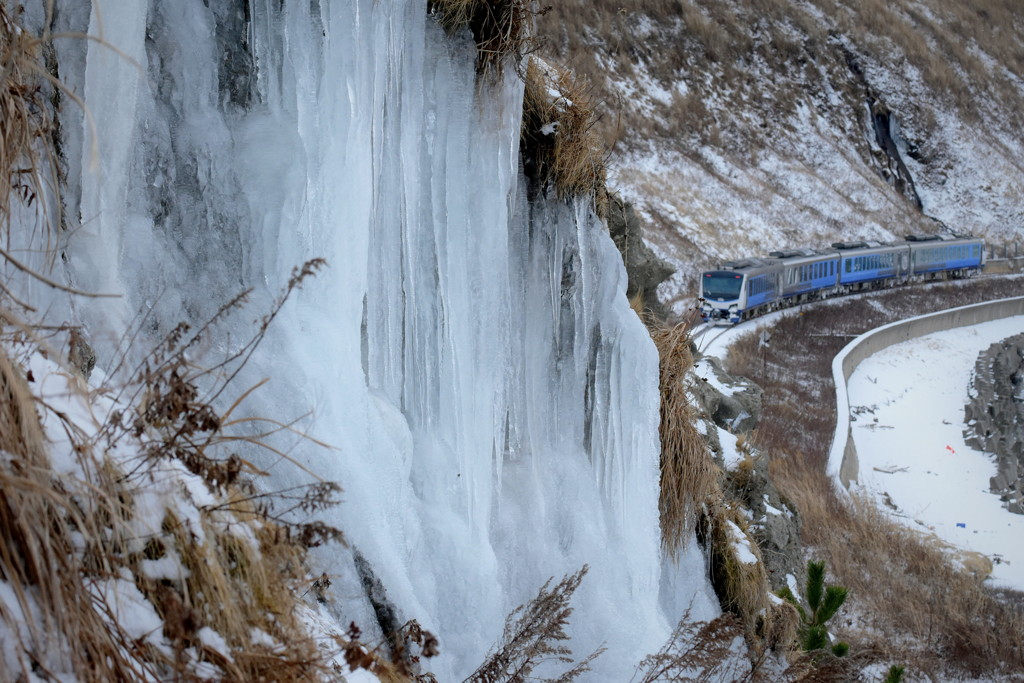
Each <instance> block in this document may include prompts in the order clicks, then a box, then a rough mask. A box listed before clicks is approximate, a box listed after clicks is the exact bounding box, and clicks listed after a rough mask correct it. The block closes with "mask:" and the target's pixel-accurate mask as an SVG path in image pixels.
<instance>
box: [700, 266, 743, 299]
mask: <svg viewBox="0 0 1024 683" xmlns="http://www.w3.org/2000/svg"><path fill="white" fill-rule="evenodd" d="M700 281H701V290H702V292H703V294H702V295H703V297H704V298H705V299H711V300H714V301H731V300H733V299H738V298H740V287H741V286H742V285H743V276H742V275H739V274H737V273H734V272H731V271H728V270H726V271H711V272H708V273H704V277H702V278H701V279H700Z"/></svg>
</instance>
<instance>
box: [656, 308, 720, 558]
mask: <svg viewBox="0 0 1024 683" xmlns="http://www.w3.org/2000/svg"><path fill="white" fill-rule="evenodd" d="M651 336H652V338H653V339H654V344H655V346H657V348H658V356H659V359H660V362H659V368H660V374H661V380H660V383H659V387H660V390H661V424H660V426H659V434H660V436H661V493H660V497H659V500H658V510H659V512H660V515H661V539H662V545H663V546H664V547H665V549H666V550H667V551H668V552H670V553H672V554H673V555H674V554H675V553H677V552H678V551H679V549H680V548H681V547H682V546H683V544H684V543H685V541H686V539H687V537H688V536H689V534H690V532H692V531H693V529H694V525H695V521H696V517H697V513H698V512H699V511H700V509H701V506H703V505H704V504H705V503H706V502H708V501H712V500H716V499H720V498H721V492H720V490H719V486H718V468H717V467H716V466H715V464H714V461H713V460H712V458H711V454H710V452H709V451H708V447H707V443H706V442H705V441H704V437H703V436H702V435H701V434H700V432H698V431H697V427H696V425H695V422H696V412H695V409H694V407H693V406H692V405H691V403H690V400H689V397H688V396H687V392H686V381H687V375H688V374H689V372H690V370H691V368H693V353H692V352H691V350H690V331H689V325H688V324H687V323H682V324H679V325H677V326H675V327H671V328H660V329H654V330H652V332H651Z"/></svg>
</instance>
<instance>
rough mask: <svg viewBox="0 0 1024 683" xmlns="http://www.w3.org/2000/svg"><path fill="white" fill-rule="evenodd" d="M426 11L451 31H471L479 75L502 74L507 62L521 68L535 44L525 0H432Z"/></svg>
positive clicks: (529, 9)
mask: <svg viewBox="0 0 1024 683" xmlns="http://www.w3.org/2000/svg"><path fill="white" fill-rule="evenodd" d="M427 11H428V12H430V14H431V15H433V16H434V17H436V18H437V20H438V22H440V24H441V25H442V26H443V27H444V28H445V30H446V31H448V32H450V33H454V32H456V31H460V30H462V29H463V28H468V29H469V30H470V31H472V33H473V40H474V42H475V43H476V50H477V60H476V70H477V73H478V74H484V73H488V72H493V73H495V74H498V75H500V74H501V72H502V71H503V69H504V67H505V64H506V62H508V61H512V62H513V63H514V64H515V65H516V67H517V68H518V65H519V64H520V63H521V62H522V60H523V58H524V57H525V56H526V55H527V54H529V53H530V52H531V51H533V49H534V47H535V44H534V40H533V37H532V35H531V34H532V24H533V16H534V12H533V10H532V9H531V5H530V3H529V2H527V1H526V0H429V2H428V3H427Z"/></svg>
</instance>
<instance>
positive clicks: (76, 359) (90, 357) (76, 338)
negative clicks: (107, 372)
mask: <svg viewBox="0 0 1024 683" xmlns="http://www.w3.org/2000/svg"><path fill="white" fill-rule="evenodd" d="M68 363H70V365H71V367H73V368H74V369H75V370H78V371H79V372H80V373H82V377H84V378H85V379H89V375H91V374H92V370H93V368H95V367H96V352H95V351H93V348H92V346H90V345H89V342H87V341H85V337H83V336H82V333H81V332H79V331H78V329H77V328H72V329H71V334H70V335H69V337H68Z"/></svg>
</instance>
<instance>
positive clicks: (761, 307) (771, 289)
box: [700, 258, 779, 325]
mask: <svg viewBox="0 0 1024 683" xmlns="http://www.w3.org/2000/svg"><path fill="white" fill-rule="evenodd" d="M778 276H779V261H778V259H771V258H768V259H762V258H748V259H742V260H740V261H727V262H725V263H723V264H722V265H721V267H720V268H719V269H718V270H709V271H705V272H704V273H701V278H700V295H701V299H702V301H701V315H702V316H703V318H704V321H705V322H716V323H732V324H734V325H735V324H736V323H738V322H741V321H743V320H746V319H747V318H751V317H754V316H758V315H761V314H762V313H765V312H766V311H768V310H770V309H771V308H772V307H773V306H774V305H775V304H776V302H777V301H778Z"/></svg>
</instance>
